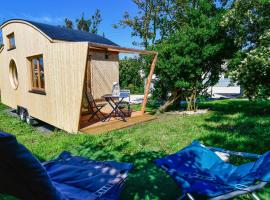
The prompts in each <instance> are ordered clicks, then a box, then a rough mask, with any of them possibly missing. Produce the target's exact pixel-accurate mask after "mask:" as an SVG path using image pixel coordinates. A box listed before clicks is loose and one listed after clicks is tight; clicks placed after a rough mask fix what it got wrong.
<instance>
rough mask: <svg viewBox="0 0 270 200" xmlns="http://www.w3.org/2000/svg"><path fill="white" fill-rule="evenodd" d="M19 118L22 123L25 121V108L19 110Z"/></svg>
mask: <svg viewBox="0 0 270 200" xmlns="http://www.w3.org/2000/svg"><path fill="white" fill-rule="evenodd" d="M19 116H20V119H21V120H22V121H25V119H26V110H25V109H24V108H20V110H19Z"/></svg>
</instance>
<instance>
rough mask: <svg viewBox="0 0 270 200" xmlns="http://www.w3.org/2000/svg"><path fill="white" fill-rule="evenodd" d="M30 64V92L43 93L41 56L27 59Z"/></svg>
mask: <svg viewBox="0 0 270 200" xmlns="http://www.w3.org/2000/svg"><path fill="white" fill-rule="evenodd" d="M28 59H29V61H30V63H31V84H32V92H39V93H42V92H43V93H45V75H44V62H43V55H39V56H33V57H30V58H28Z"/></svg>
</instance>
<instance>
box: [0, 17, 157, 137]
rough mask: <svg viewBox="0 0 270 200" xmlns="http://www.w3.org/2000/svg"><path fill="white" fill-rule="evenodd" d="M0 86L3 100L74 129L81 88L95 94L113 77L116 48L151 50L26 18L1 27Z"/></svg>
mask: <svg viewBox="0 0 270 200" xmlns="http://www.w3.org/2000/svg"><path fill="white" fill-rule="evenodd" d="M0 28H1V29H2V35H3V43H4V46H3V47H1V49H0V89H1V101H2V103H3V104H5V105H7V106H9V107H11V108H14V109H18V110H23V111H24V112H27V113H28V116H30V117H33V118H36V119H39V120H41V121H44V122H46V123H49V124H51V125H53V126H55V127H57V128H60V129H63V130H65V131H68V132H74V133H76V132H78V131H79V130H80V128H81V127H80V119H81V115H82V113H83V108H84V101H85V100H84V98H85V97H84V95H83V94H84V90H85V89H88V90H90V91H91V92H92V95H93V97H94V98H95V99H97V100H98V99H101V96H102V95H104V94H107V93H111V90H112V84H113V82H118V81H119V53H143V54H154V55H155V56H154V60H153V63H152V67H151V71H150V74H149V77H148V82H147V88H146V94H145V99H144V103H143V109H142V112H144V108H145V105H146V101H147V94H148V90H149V87H148V84H149V86H150V82H151V77H152V75H153V72H154V65H155V62H156V59H157V53H156V52H151V51H143V50H136V49H128V48H122V47H119V46H118V45H117V44H115V43H113V42H112V41H110V40H108V39H106V38H104V37H101V36H99V35H96V34H92V33H87V32H82V31H77V30H70V29H66V28H61V27H57V26H52V25H47V24H43V23H37V22H32V21H26V20H9V21H7V22H5V23H4V24H3V25H2V26H1V27H0Z"/></svg>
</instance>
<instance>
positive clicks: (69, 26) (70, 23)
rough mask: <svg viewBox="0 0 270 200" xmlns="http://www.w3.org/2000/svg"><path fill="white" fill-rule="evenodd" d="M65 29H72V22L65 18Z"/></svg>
mask: <svg viewBox="0 0 270 200" xmlns="http://www.w3.org/2000/svg"><path fill="white" fill-rule="evenodd" d="M65 27H66V28H68V29H73V22H72V20H70V19H68V18H66V19H65Z"/></svg>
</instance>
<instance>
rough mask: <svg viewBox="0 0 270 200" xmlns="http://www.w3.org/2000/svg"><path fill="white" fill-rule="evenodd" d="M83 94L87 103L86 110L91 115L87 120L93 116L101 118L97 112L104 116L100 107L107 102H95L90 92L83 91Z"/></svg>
mask: <svg viewBox="0 0 270 200" xmlns="http://www.w3.org/2000/svg"><path fill="white" fill-rule="evenodd" d="M85 96H86V99H87V103H88V111H89V112H90V114H91V116H90V118H89V119H88V121H91V120H92V119H93V118H94V117H95V116H96V117H97V118H98V119H99V120H101V118H100V116H99V114H101V115H102V117H103V118H105V116H104V114H103V113H102V112H101V109H102V108H103V107H104V106H106V105H107V103H96V101H95V100H94V98H93V96H92V93H91V92H88V91H85Z"/></svg>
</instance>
